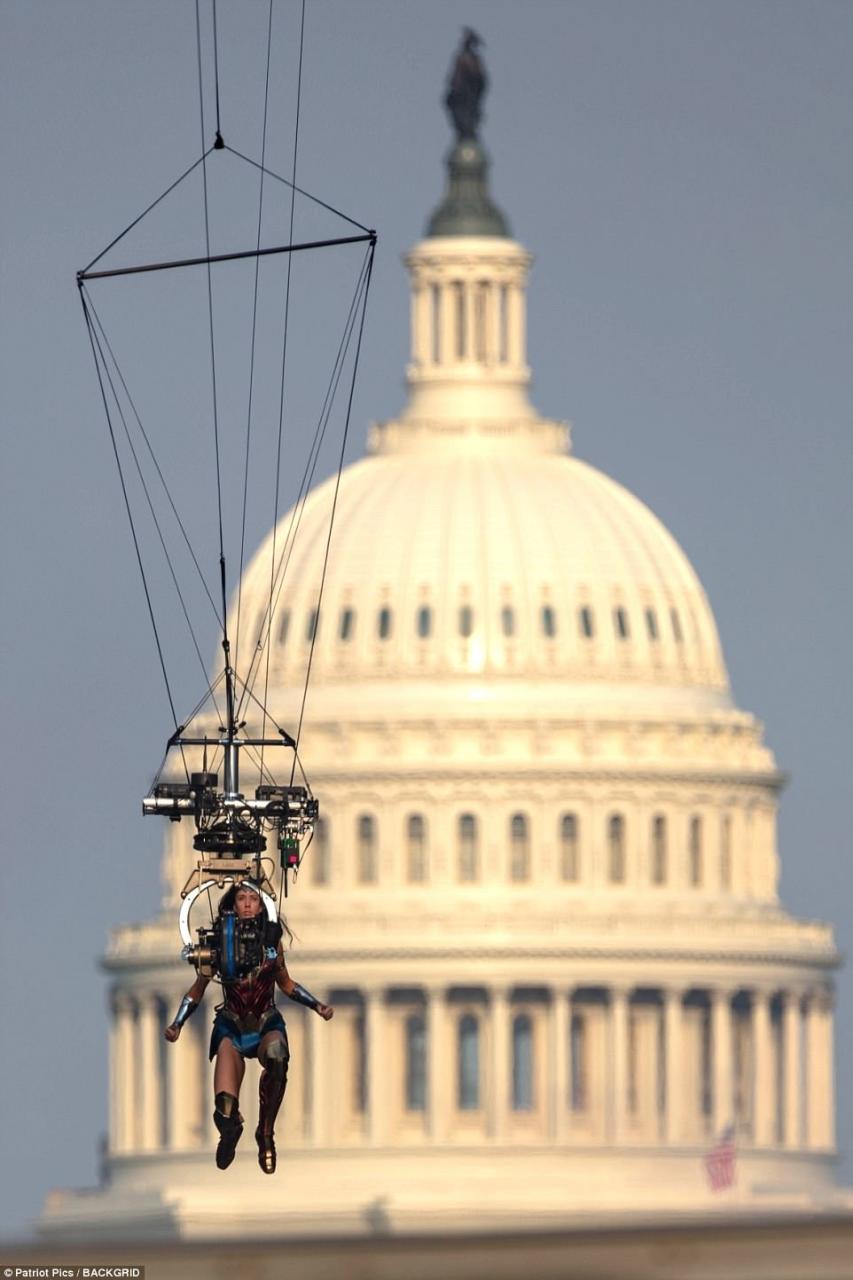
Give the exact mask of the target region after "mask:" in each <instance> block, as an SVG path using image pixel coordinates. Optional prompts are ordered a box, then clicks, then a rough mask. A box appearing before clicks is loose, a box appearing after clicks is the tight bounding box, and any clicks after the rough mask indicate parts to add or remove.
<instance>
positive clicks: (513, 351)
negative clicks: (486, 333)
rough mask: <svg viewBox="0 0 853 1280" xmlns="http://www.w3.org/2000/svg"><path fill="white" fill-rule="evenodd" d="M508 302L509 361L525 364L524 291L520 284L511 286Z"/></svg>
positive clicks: (513, 363)
mask: <svg viewBox="0 0 853 1280" xmlns="http://www.w3.org/2000/svg"><path fill="white" fill-rule="evenodd" d="M507 304H508V316H507V319H508V328H509V333H508V335H507V336H508V346H509V353H508V354H509V363H510V364H511V365H523V364H524V346H525V343H524V291H523V289H522V287H521V285H520V284H511V285H510V286H509V297H508V298H507Z"/></svg>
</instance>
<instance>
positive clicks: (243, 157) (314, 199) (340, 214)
mask: <svg viewBox="0 0 853 1280" xmlns="http://www.w3.org/2000/svg"><path fill="white" fill-rule="evenodd" d="M225 150H226V151H230V152H231V154H232V156H236V157H237V159H238V160H243V161H245V163H246V164H250V165H252V166H253V167H254V168H255V169H263V170H264V173H265V174H266V175H267V177H268V178H274V179H275V181H276V182H283V183H284V185H285V186H286V187H291V188H292V189H293V190H294V191H295V192H296V194H297V195H300V196H305V199H306V200H311V201H312V202H313V203H314V204H318V205H319V206H320V208H321V209H326V210H327V211H328V212H329V213H333V214H335V216H336V217H338V218H343V220H344V222H348V223H349V224H350V226H353V227H358V228H359V230H360V231H367V232H368V233H369V232H370V230H371V228H370V227H366V226H364V224H363V223H361V222H358V221H356V219H355V218H351V217H350V216H349V214H347V213H343V212H342V211H341V210H340V209H336V208H335V206H334V205H333V204H327V203H326V201H325V200H321V199H320V197H319V196H314V195H312V194H311V192H310V191H305V190H304V188H303V187H297V186H295V185H294V183H292V182H289V181H288V180H287V178H283V177H282V176H281V174H280V173H276V172H275V170H273V169H268V168H267V167H266V166H265V165H263V164H258V162H257V160H253V159H252V157H251V156H247V155H244V153H243V152H242V151H238V150H237V149H236V147H230V146H229V145H228V143H227V142H226V144H225Z"/></svg>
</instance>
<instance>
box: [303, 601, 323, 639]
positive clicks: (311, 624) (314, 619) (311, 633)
mask: <svg viewBox="0 0 853 1280" xmlns="http://www.w3.org/2000/svg"><path fill="white" fill-rule="evenodd" d="M319 630H320V610H319V609H311V610H310V611H309V613H308V618H307V620H306V622H305V639H306V640H307V641H308V643H309V644H310V643H311V641H312V640H313V639H314V637H315V636H316V635H317V632H318V631H319Z"/></svg>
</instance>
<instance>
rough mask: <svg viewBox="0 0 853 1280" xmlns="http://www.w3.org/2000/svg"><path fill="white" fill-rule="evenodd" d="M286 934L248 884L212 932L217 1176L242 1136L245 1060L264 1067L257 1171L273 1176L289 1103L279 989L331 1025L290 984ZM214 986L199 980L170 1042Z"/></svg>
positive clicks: (237, 890)
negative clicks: (217, 985) (282, 1111)
mask: <svg viewBox="0 0 853 1280" xmlns="http://www.w3.org/2000/svg"><path fill="white" fill-rule="evenodd" d="M281 934H282V926H281V924H280V923H278V924H272V923H270V922H268V921H267V920H266V916H265V913H264V907H263V902H262V900H261V896H260V894H259V892H258V891H257V889H255V888H254V887H253V886H252V885H250V884H248V883H247V882H246V881H243V882H242V883H241V884H239V885H232V887H231V888H230V889H229V890H228V892H227V893H226V894H224V896H223V898H222V901H221V902H220V904H219V910H218V913H217V921H216V925H215V926H214V929H213V931H212V937H213V938H214V940H215V960H214V965H215V969H216V972H217V975H218V977H219V978H220V980H221V982H222V990H223V993H224V997H225V998H224V1000H223V1002H222V1004H221V1005H220V1006H219V1007H218V1008H217V1011H216V1017H215V1019H214V1023H213V1032H212V1034H211V1037H210V1057H211V1059H212V1058H214V1057H215V1058H216V1067H215V1068H214V1074H213V1090H214V1094H215V1108H216V1109H215V1111H214V1113H213V1120H214V1124H215V1125H216V1128H217V1129H218V1130H219V1145H218V1146H217V1148H216V1167H217V1168H218V1169H227V1168H228V1166H229V1165H230V1163H231V1161H232V1160H233V1159H234V1152H235V1151H236V1149H237V1143H238V1142H239V1141H240V1135H241V1134H242V1132H243V1117H242V1116H241V1115H240V1112H239V1107H238V1104H239V1099H240V1085H241V1084H242V1082H243V1074H244V1072H245V1070H246V1058H255V1057H257V1058H258V1060H259V1062H260V1064H261V1067H262V1070H261V1078H260V1084H259V1098H260V1113H259V1119H258V1127H257V1129H256V1131H255V1140H256V1142H257V1144H258V1163H259V1164H260V1166H261V1169H262V1170H263V1171H264V1173H274V1172H275V1164H276V1154H275V1138H274V1128H275V1118H276V1115H277V1114H278V1109H279V1107H280V1106H281V1100H282V1098H283V1097H284V1090H285V1086H286V1084H287V1064H288V1061H289V1059H290V1052H289V1049H288V1045H287V1031H286V1029H285V1025H284V1019H283V1018H282V1016H281V1014H280V1013H279V1011H278V1009H277V1008H276V1006H275V988H276V986H278V987H279V988H280V989H281V991H283V992H284V994H285V995H286V996H289V997H290V999H291V1000H295V1001H296V1002H297V1003H298V1004H304V1005H305V1006H306V1007H307V1008H309V1009H313V1010H314V1012H315V1013H318V1014H319V1015H320V1017H321V1018H323V1019H324V1020H325V1021H327V1022H328V1020H329V1018H331V1017H332V1014H333V1012H334V1010H333V1009H332V1008H331V1006H330V1005H327V1004H323V1003H322V1002H321V1001H319V1000H317V999H316V998H315V997H314V996H312V995H311V993H310V991H306V990H305V988H304V987H302V986H300V985H299V983H298V982H294V981H293V979H292V978H291V976H290V974H289V973H288V972H287V966H286V965H285V963H284V950H283V947H282V943H281ZM209 982H210V978H209V977H206V976H204V975H203V974H201V973H200V974H199V976H198V977H197V978H196V980H195V982H194V983H193V985H192V986H191V987H190V989H189V991H188V992H187V993H186V995H185V996H184V998H183V1000H182V1001H181V1004H180V1008H179V1009H178V1012H177V1013H176V1015H175V1018H174V1021H173V1022H171V1023H170V1025H169V1026H168V1027H166V1029H165V1031H164V1035H165V1037H166V1039H167V1040H169V1041H171V1042H174V1041H175V1040H177V1039H178V1036H179V1035H180V1034H181V1028H182V1026H183V1025H184V1023H185V1022H186V1020H187V1018H189V1017H190V1016H191V1015H192V1014H193V1013H195V1011H196V1009H197V1008H198V1006H199V1004H200V1002H201V998H202V996H203V995H204V992H205V990H206V988H207V985H208V983H209Z"/></svg>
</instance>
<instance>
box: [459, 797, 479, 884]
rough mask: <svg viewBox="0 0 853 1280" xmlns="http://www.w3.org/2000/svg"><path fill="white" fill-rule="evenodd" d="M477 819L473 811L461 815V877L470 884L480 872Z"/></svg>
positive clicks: (465, 882)
mask: <svg viewBox="0 0 853 1280" xmlns="http://www.w3.org/2000/svg"><path fill="white" fill-rule="evenodd" d="M478 846H479V839H478V833H477V819H476V818H475V817H474V815H473V813H462V814H460V815H459V879H460V880H461V881H462V882H463V883H464V884H470V883H471V882H472V881H474V880H476V879H477V875H478V873H479V865H478V864H479V848H478Z"/></svg>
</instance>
